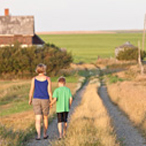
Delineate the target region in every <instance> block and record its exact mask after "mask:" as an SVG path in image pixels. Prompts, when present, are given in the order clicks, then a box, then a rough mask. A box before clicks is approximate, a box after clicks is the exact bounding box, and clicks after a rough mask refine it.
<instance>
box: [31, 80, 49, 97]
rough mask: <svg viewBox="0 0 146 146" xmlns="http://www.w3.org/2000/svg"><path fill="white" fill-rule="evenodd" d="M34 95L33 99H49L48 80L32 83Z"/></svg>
mask: <svg viewBox="0 0 146 146" xmlns="http://www.w3.org/2000/svg"><path fill="white" fill-rule="evenodd" d="M34 82H35V83H34V86H35V87H34V95H33V98H38V99H49V94H48V84H49V83H48V80H47V79H46V80H45V81H38V80H37V79H35V81H34Z"/></svg>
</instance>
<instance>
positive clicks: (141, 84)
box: [107, 66, 146, 137]
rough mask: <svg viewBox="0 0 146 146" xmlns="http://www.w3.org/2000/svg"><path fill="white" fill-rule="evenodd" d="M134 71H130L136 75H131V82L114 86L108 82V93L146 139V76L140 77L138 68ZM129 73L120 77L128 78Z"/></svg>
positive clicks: (134, 68) (116, 83)
mask: <svg viewBox="0 0 146 146" xmlns="http://www.w3.org/2000/svg"><path fill="white" fill-rule="evenodd" d="M132 69H133V70H134V71H133V70H132ZM132 69H130V70H129V71H130V72H131V73H134V74H135V76H134V77H133V74H131V75H130V76H132V77H131V78H130V80H124V81H122V82H113V83H112V84H111V83H109V82H110V81H109V80H107V87H108V93H109V95H110V98H111V100H112V101H113V103H114V104H116V105H117V106H118V107H119V108H120V109H121V110H122V111H123V112H124V113H125V114H126V115H127V116H128V118H129V119H130V120H131V121H132V123H133V124H134V125H135V126H136V127H138V128H139V129H140V130H141V132H142V134H143V135H144V137H146V108H145V107H146V92H145V85H146V75H143V76H141V75H139V73H138V72H139V70H138V68H137V67H136V66H134V67H132ZM127 72H128V71H125V73H122V74H119V75H122V76H123V75H125V77H127ZM128 76H129V74H128ZM118 78H119V77H118Z"/></svg>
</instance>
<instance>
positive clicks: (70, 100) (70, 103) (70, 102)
mask: <svg viewBox="0 0 146 146" xmlns="http://www.w3.org/2000/svg"><path fill="white" fill-rule="evenodd" d="M72 101H73V99H72V97H70V99H69V108H70V107H71V105H72Z"/></svg>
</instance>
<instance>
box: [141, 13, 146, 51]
mask: <svg viewBox="0 0 146 146" xmlns="http://www.w3.org/2000/svg"><path fill="white" fill-rule="evenodd" d="M145 27H146V14H145V16H144V28H143V37H142V51H144V42H145Z"/></svg>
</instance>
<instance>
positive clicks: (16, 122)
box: [0, 77, 77, 146]
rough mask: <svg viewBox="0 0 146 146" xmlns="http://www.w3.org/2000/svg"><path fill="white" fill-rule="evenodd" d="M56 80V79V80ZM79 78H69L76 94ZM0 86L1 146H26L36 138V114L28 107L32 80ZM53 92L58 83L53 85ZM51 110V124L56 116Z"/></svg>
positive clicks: (4, 83) (69, 85)
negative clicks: (30, 140)
mask: <svg viewBox="0 0 146 146" xmlns="http://www.w3.org/2000/svg"><path fill="white" fill-rule="evenodd" d="M54 80H56V79H54ZM76 81H77V77H73V78H72V79H71V77H67V86H68V87H69V88H70V89H71V91H72V93H74V89H75V87H76V83H75V82H76ZM1 82H2V84H0V145H2V146H24V145H25V144H26V142H27V141H28V140H29V139H31V138H32V137H35V128H34V114H33V110H32V106H29V105H28V93H29V89H30V80H18V81H1ZM52 87H53V90H54V89H55V88H56V87H57V83H56V82H53V83H52ZM55 111H56V109H55V107H53V108H51V110H50V114H49V122H51V121H52V119H53V118H54V116H55V115H56V114H55Z"/></svg>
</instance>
